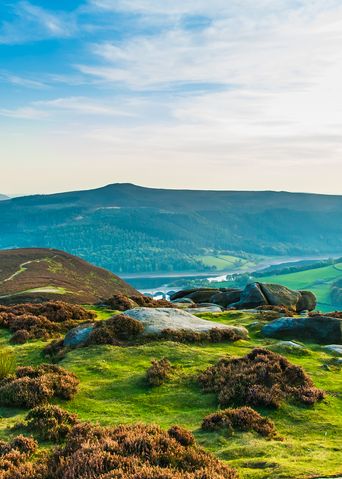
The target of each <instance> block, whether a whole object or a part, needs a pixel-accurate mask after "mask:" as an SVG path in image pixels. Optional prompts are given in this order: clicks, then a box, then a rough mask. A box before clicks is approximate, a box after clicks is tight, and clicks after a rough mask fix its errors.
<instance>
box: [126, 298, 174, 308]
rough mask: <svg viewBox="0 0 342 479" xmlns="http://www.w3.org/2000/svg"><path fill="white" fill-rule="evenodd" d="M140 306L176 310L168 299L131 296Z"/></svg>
mask: <svg viewBox="0 0 342 479" xmlns="http://www.w3.org/2000/svg"><path fill="white" fill-rule="evenodd" d="M131 300H133V301H134V302H135V303H136V304H137V305H138V306H140V307H141V308H174V305H173V304H172V303H170V301H167V300H166V299H153V298H151V297H150V296H143V295H141V296H131Z"/></svg>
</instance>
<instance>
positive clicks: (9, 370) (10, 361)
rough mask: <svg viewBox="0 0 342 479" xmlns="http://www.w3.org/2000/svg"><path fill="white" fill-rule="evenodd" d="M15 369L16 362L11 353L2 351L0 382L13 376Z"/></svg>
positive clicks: (0, 356) (0, 355)
mask: <svg viewBox="0 0 342 479" xmlns="http://www.w3.org/2000/svg"><path fill="white" fill-rule="evenodd" d="M15 368H16V361H15V356H14V354H13V353H12V351H9V350H6V349H5V350H2V351H1V353H0V381H1V380H2V379H4V378H7V377H8V376H11V374H14V372H15Z"/></svg>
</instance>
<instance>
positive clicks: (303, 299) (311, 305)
mask: <svg viewBox="0 0 342 479" xmlns="http://www.w3.org/2000/svg"><path fill="white" fill-rule="evenodd" d="M299 293H300V298H299V301H298V303H297V306H296V309H297V311H298V312H302V311H313V310H314V309H315V308H316V304H317V300H316V296H315V295H314V294H313V293H312V292H311V291H299Z"/></svg>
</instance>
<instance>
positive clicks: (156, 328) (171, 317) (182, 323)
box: [124, 308, 248, 339]
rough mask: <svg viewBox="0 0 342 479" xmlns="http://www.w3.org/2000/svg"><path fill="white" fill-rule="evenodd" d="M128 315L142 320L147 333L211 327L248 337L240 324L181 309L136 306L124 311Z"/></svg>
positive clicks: (202, 330) (202, 329) (196, 329)
mask: <svg viewBox="0 0 342 479" xmlns="http://www.w3.org/2000/svg"><path fill="white" fill-rule="evenodd" d="M124 314H126V315H127V316H130V317H131V318H134V319H137V320H138V321H141V322H142V323H143V324H144V326H145V331H144V333H145V334H151V333H152V334H153V333H160V332H161V331H163V330H164V329H173V330H182V329H186V330H189V331H196V332H207V331H210V330H211V329H215V328H217V329H229V330H231V331H234V332H235V333H236V334H238V335H239V336H240V337H241V339H245V338H247V337H248V331H247V329H246V328H244V327H242V326H241V327H240V326H227V325H225V324H221V323H216V322H213V321H207V320H205V319H201V318H197V317H196V316H194V315H193V314H190V313H188V312H187V311H184V310H181V309H171V308H134V309H129V310H127V311H125V312H124Z"/></svg>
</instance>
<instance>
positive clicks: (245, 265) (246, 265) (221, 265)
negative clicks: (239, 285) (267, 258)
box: [198, 254, 263, 271]
mask: <svg viewBox="0 0 342 479" xmlns="http://www.w3.org/2000/svg"><path fill="white" fill-rule="evenodd" d="M198 259H199V260H200V261H202V263H204V264H205V265H206V266H211V267H215V268H216V269H217V271H235V270H246V271H248V270H250V269H253V268H255V267H256V266H257V265H258V263H259V262H260V261H261V260H262V259H263V258H262V257H254V256H253V257H251V258H248V259H247V258H241V257H238V256H231V255H224V254H222V255H221V254H219V255H205V256H199V257H198Z"/></svg>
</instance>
